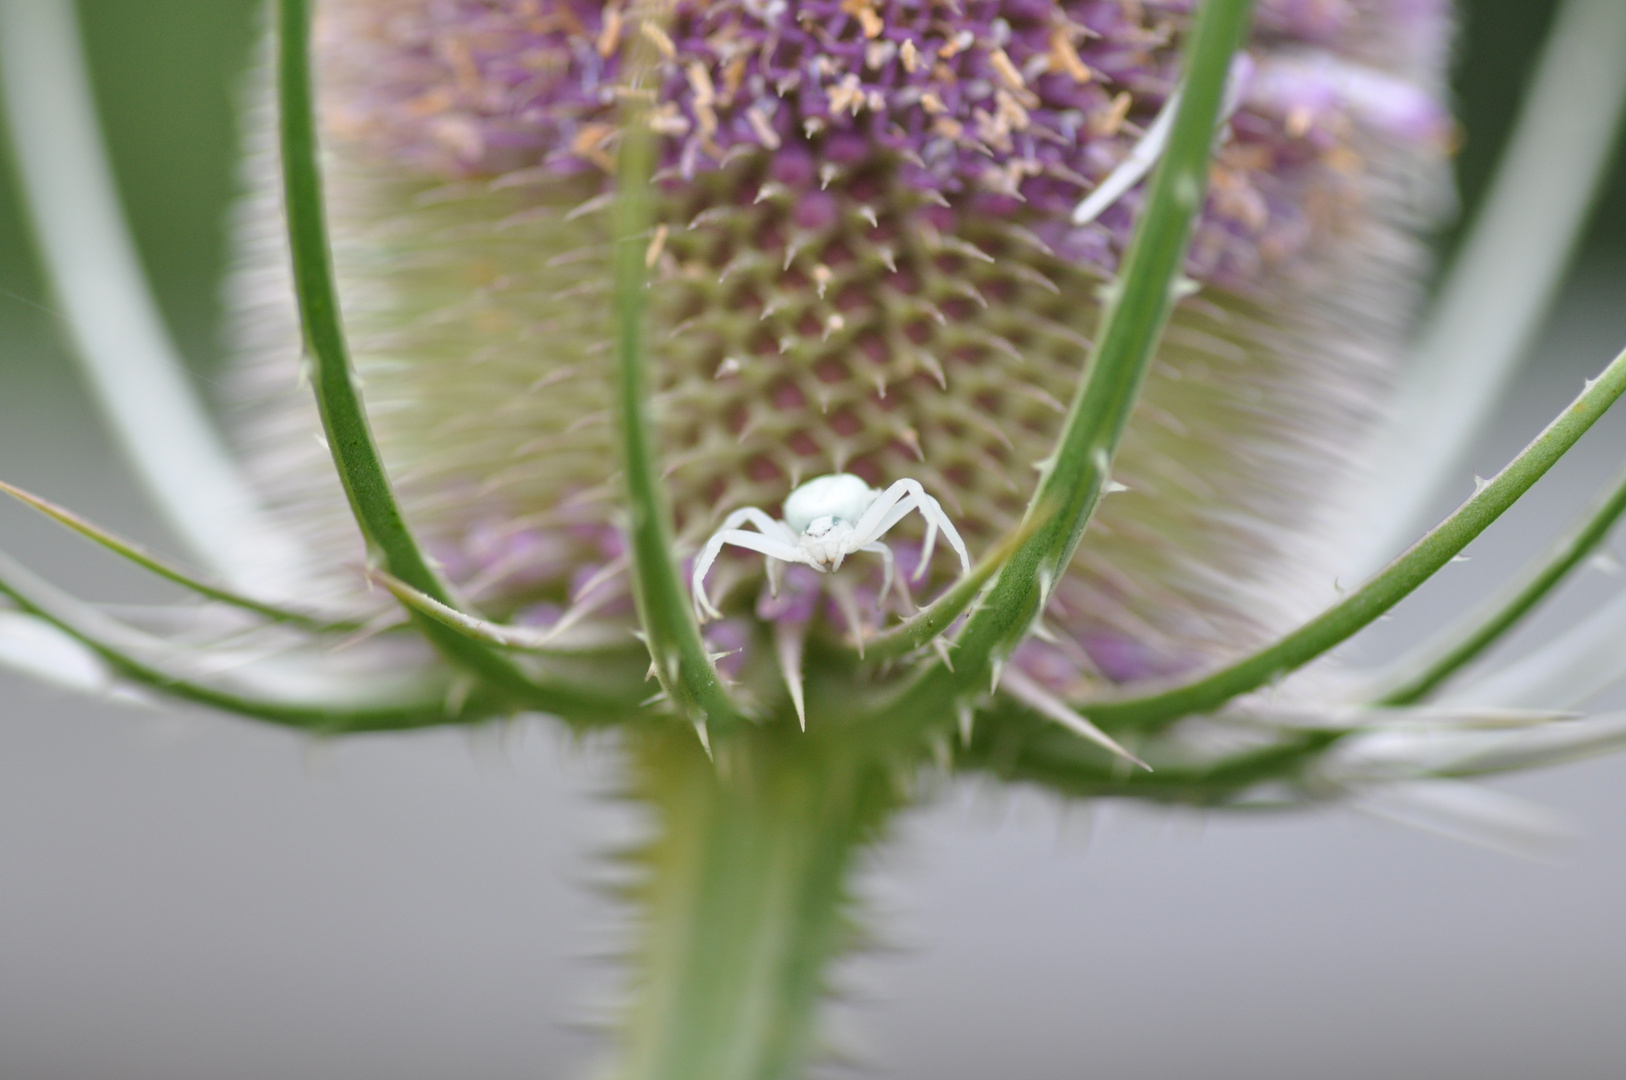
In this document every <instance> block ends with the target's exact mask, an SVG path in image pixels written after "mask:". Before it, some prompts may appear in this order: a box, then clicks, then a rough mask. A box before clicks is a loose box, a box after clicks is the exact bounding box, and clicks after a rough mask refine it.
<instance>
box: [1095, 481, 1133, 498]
mask: <svg viewBox="0 0 1626 1080" xmlns="http://www.w3.org/2000/svg"><path fill="white" fill-rule="evenodd" d="M1128 490H1129V485H1128V484H1120V483H1118V481H1116V480H1108V481H1107V482H1106V485H1105V486H1104V487H1102V488H1101V494H1103V495H1116V494H1118V492H1120V491H1128Z"/></svg>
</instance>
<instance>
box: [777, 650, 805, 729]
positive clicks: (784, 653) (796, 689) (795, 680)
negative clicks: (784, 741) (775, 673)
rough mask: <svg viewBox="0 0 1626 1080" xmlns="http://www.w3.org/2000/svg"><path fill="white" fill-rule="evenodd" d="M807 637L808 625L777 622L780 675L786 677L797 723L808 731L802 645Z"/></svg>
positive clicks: (786, 686) (786, 685)
mask: <svg viewBox="0 0 1626 1080" xmlns="http://www.w3.org/2000/svg"><path fill="white" fill-rule="evenodd" d="M806 635H807V624H806V623H792V622H777V623H775V624H774V628H773V643H774V652H775V654H776V655H777V656H778V658H779V673H780V674H781V675H782V676H784V679H785V689H787V690H789V691H790V703H791V704H792V705H794V706H796V722H797V723H799V724H801V726H802V731H803V732H804V733H805V732H806V731H807V706H806V704H805V703H804V701H803V699H802V643H803V641H804V640H805V638H806Z"/></svg>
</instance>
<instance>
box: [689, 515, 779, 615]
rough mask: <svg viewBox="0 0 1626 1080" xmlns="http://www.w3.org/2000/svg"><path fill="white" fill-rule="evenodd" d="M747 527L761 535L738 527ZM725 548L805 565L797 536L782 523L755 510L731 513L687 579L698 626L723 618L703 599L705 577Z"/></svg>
mask: <svg viewBox="0 0 1626 1080" xmlns="http://www.w3.org/2000/svg"><path fill="white" fill-rule="evenodd" d="M746 523H749V524H752V525H755V526H756V527H757V528H758V529H760V530H761V532H747V531H745V530H744V529H741V528H740V527H739V526H741V525H743V524H746ZM724 544H733V545H734V546H735V547H742V548H747V549H749V550H751V551H756V552H760V553H761V554H763V555H766V556H768V558H769V559H770V560H772V559H778V560H780V561H781V562H806V561H807V557H806V555H805V554H803V552H802V549H801V545H800V544H798V543H797V536H796V534H795V533H793V532H791V531H790V528H789V527H788V526H787V525H785V523H784V522H782V521H775V520H774V519H773V518H771V517H769V516H768V515H767V514H765V513H763V512H762V511H761V510H758V509H757V508H756V507H754V506H747V507H743V508H742V509H739V510H736V511H734V512H733V513H732V514H729V515H728V517H726V518H724V519H723V527H722V528H720V529H718V530H717V531H716V532H714V533H712V534H711V538H710V539H709V540H707V541H706V545H705V547H703V548H701V549H700V554H699V556H697V557H696V558H695V560H694V573H693V575H692V576H691V578H690V582H689V592H690V593H691V594H692V595H693V597H694V613H695V617H696V618H698V619H699V620H700V621H701V622H705V621H706V620H708V619H720V618H722V617H723V613H722V612H721V611H719V610H718V609H717V606H716V605H715V604H713V603H712V602H711V598H710V597H708V596H707V595H706V575H707V574H708V573H710V572H711V567H712V564H713V563H715V562H716V561H717V555H718V553H719V552H721V551H722V550H723V545H724ZM769 578H770V581H771V580H772V578H773V574H772V567H771V565H770V573H769Z"/></svg>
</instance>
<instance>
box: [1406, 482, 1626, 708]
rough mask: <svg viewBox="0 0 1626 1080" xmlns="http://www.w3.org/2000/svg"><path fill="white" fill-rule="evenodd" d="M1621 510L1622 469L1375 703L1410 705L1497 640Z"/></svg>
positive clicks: (1624, 509)
mask: <svg viewBox="0 0 1626 1080" xmlns="http://www.w3.org/2000/svg"><path fill="white" fill-rule="evenodd" d="M1623 513H1626V471H1622V473H1621V475H1620V476H1619V478H1618V479H1616V481H1615V485H1614V487H1613V488H1611V489H1610V490H1609V491H1607V492H1605V493H1604V496H1603V497H1602V498H1601V499H1599V500H1598V502H1597V504H1596V505H1594V506H1593V507H1592V509H1591V510H1589V511H1588V512H1587V514H1586V516H1585V517H1583V518H1582V519H1581V520H1580V521H1579V522H1578V523H1577V524H1576V525H1575V527H1574V528H1572V529H1571V530H1570V531H1569V532H1568V533H1566V534H1565V535H1564V536H1562V537H1560V538H1559V539H1558V540H1557V541H1555V542H1554V544H1553V545H1552V547H1551V548H1549V549H1548V551H1547V553H1546V554H1545V555H1543V556H1542V557H1541V558H1540V559H1539V560H1537V561H1536V563H1535V565H1534V566H1533V567H1532V569H1531V570H1530V571H1529V572H1527V573H1526V574H1525V575H1524V580H1523V581H1522V582H1518V583H1515V584H1513V585H1512V586H1510V587H1509V588H1507V589H1506V590H1504V592H1503V594H1502V595H1501V596H1499V597H1497V598H1496V599H1495V600H1492V601H1491V602H1490V603H1488V604H1486V605H1485V606H1484V607H1483V608H1482V609H1481V610H1480V611H1477V612H1475V613H1474V614H1472V615H1470V616H1468V618H1466V619H1464V620H1463V622H1462V624H1461V626H1459V627H1457V628H1455V629H1453V630H1451V631H1449V632H1448V633H1446V634H1444V635H1442V636H1441V638H1440V639H1439V641H1438V642H1436V643H1435V644H1433V645H1431V646H1429V647H1426V648H1423V649H1420V650H1418V655H1419V656H1420V657H1422V658H1423V659H1421V660H1413V661H1411V662H1410V663H1408V664H1407V673H1406V674H1404V675H1401V676H1399V677H1396V678H1394V679H1392V680H1391V682H1390V685H1391V687H1392V688H1391V689H1389V690H1387V691H1384V692H1383V694H1382V695H1381V696H1380V697H1378V698H1377V700H1376V703H1377V704H1379V705H1410V704H1413V703H1414V702H1418V701H1421V700H1423V698H1425V697H1427V696H1428V695H1429V694H1430V693H1431V692H1433V691H1434V689H1435V688H1437V687H1438V686H1439V685H1440V684H1441V683H1443V682H1445V681H1446V680H1447V679H1449V678H1450V677H1451V676H1452V675H1454V674H1456V672H1457V671H1459V670H1460V669H1461V668H1462V667H1463V666H1465V665H1466V664H1468V663H1470V662H1471V661H1472V660H1474V659H1475V658H1476V657H1478V656H1479V655H1480V654H1481V653H1483V652H1484V651H1485V650H1486V649H1488V648H1490V647H1491V646H1492V645H1494V644H1495V643H1496V642H1497V641H1498V640H1500V639H1501V637H1502V635H1503V634H1505V633H1507V632H1508V631H1509V630H1511V629H1512V628H1513V627H1514V625H1516V624H1517V623H1518V622H1519V620H1520V619H1522V618H1524V616H1525V615H1527V614H1528V613H1529V612H1530V610H1531V609H1532V608H1534V607H1535V606H1536V605H1537V604H1538V603H1540V602H1541V601H1542V599H1543V598H1545V597H1546V596H1547V594H1548V593H1550V592H1552V590H1553V589H1555V588H1557V586H1558V584H1559V582H1561V581H1563V580H1564V579H1565V578H1566V577H1567V576H1569V574H1570V572H1571V571H1572V570H1574V569H1575V568H1576V567H1577V566H1579V565H1580V564H1581V562H1582V560H1583V559H1585V558H1586V557H1587V556H1588V555H1589V554H1591V553H1592V551H1593V550H1594V549H1595V548H1596V547H1597V546H1598V545H1599V544H1600V543H1602V542H1603V540H1604V538H1605V537H1606V536H1608V535H1609V530H1610V529H1612V528H1614V525H1615V522H1617V521H1619V520H1620V516H1621V514H1623Z"/></svg>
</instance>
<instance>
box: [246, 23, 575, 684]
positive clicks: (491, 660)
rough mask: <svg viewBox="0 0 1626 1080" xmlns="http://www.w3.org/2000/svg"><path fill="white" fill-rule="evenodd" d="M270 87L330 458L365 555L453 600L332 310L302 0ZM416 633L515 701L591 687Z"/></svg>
mask: <svg viewBox="0 0 1626 1080" xmlns="http://www.w3.org/2000/svg"><path fill="white" fill-rule="evenodd" d="M279 13H280V24H279V29H280V34H281V37H280V41H281V46H282V48H281V52H280V55H279V58H278V62H279V69H278V76H279V77H278V93H279V102H280V105H281V124H282V175H283V185H284V189H285V198H286V204H287V214H288V240H289V244H290V247H291V250H292V255H293V267H294V288H295V290H296V292H297V294H298V299H299V314H300V322H301V325H302V327H303V329H304V335H305V349H306V352H307V354H308V355H309V356H310V358H311V361H312V363H313V364H314V366H315V372H314V376H313V378H312V379H311V382H312V385H313V386H314V387H315V390H316V403H317V407H318V411H319V412H320V413H321V417H322V429H323V431H325V432H326V434H327V441H328V448H329V450H330V451H331V452H332V454H333V464H334V466H335V467H336V468H337V470H338V473H339V479H340V480H341V481H342V482H343V484H344V491H345V495H346V496H347V497H348V498H349V500H350V509H351V512H352V513H353V514H354V515H355V519H356V524H357V525H358V526H359V527H360V529H361V533H362V536H363V537H364V538H365V540H366V542H367V548H368V551H369V553H370V555H371V557H372V558H373V559H374V560H375V561H376V562H377V563H378V564H379V565H381V566H382V568H383V569H385V570H387V571H388V572H389V573H390V574H391V575H392V576H394V577H395V578H397V579H399V580H401V581H403V582H405V583H406V584H407V585H409V586H411V587H412V588H414V589H416V590H417V591H418V592H420V593H422V594H424V595H425V596H428V597H429V598H431V599H432V600H435V601H436V602H437V603H440V604H443V605H445V606H447V607H451V608H455V607H456V606H457V605H456V602H455V601H454V600H453V598H452V596H451V592H450V590H449V589H448V588H447V586H446V583H445V582H443V581H442V580H441V579H440V575H439V574H437V573H436V572H435V571H434V569H433V568H432V567H431V566H430V564H429V560H428V559H427V558H425V556H424V553H423V551H422V549H421V548H419V546H418V542H417V540H416V539H415V538H414V537H413V535H412V533H411V531H410V530H409V529H408V528H407V525H406V521H405V519H404V518H403V517H402V516H401V509H400V507H399V505H398V504H397V503H396V500H395V493H394V491H393V490H392V489H391V487H390V480H389V475H388V474H387V473H386V472H385V470H384V462H383V459H382V457H381V456H380V455H379V452H378V445H377V443H375V442H374V441H373V433H372V429H371V428H370V427H369V426H368V423H367V414H366V411H365V410H364V409H363V408H362V403H361V395H360V391H359V390H358V383H359V378H358V376H357V374H356V371H355V368H354V366H353V365H352V363H351V360H350V350H349V347H348V345H347V344H346V343H345V337H344V329H343V325H342V323H341V319H340V314H339V296H338V290H337V288H336V286H335V282H334V275H333V260H332V257H331V253H330V247H329V244H328V233H327V220H326V214H325V212H324V209H323V199H322V173H321V167H320V164H319V163H318V161H317V139H316V111H315V101H314V98H313V94H312V83H311V65H310V9H309V5H308V3H307V2H306V0H280V4H279ZM408 610H409V612H410V613H411V615H412V618H413V620H414V622H415V623H416V624H417V626H418V629H419V630H420V631H421V632H422V633H423V635H424V636H425V637H426V638H428V639H429V641H431V642H432V643H434V645H435V647H436V648H437V649H439V650H440V651H441V652H442V653H443V654H444V655H445V656H446V657H447V658H448V659H449V660H451V661H452V662H454V663H456V664H458V665H459V666H460V667H462V668H464V669H466V670H467V671H469V672H471V673H472V674H474V675H475V676H477V677H479V678H480V679H482V680H483V681H485V682H487V683H489V684H490V685H491V686H492V687H493V688H494V689H496V690H499V691H500V692H502V693H503V694H506V695H507V696H509V697H510V698H511V699H512V700H513V701H514V702H515V704H516V705H520V704H523V705H529V706H532V707H535V708H542V709H557V708H558V707H560V705H561V704H562V703H566V702H576V701H591V700H593V699H595V698H599V697H601V695H599V694H598V693H597V692H596V691H594V690H592V689H591V688H584V687H572V686H568V685H560V684H556V683H553V682H548V683H543V682H540V681H538V680H536V679H533V678H532V677H531V676H530V675H529V674H528V673H527V672H525V671H524V670H522V669H521V668H519V667H518V666H516V665H515V664H513V663H512V662H511V661H510V660H509V659H508V658H506V657H504V656H502V655H500V654H499V653H497V652H495V651H494V650H492V649H491V648H489V647H488V646H486V645H485V644H484V643H481V642H478V641H474V640H472V639H470V638H468V637H467V636H465V635H463V634H460V633H458V632H456V631H454V630H453V629H451V628H450V627H447V626H444V625H442V624H441V623H439V622H437V621H435V620H434V619H430V618H427V617H425V616H423V615H421V614H419V613H418V612H416V611H411V609H408Z"/></svg>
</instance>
